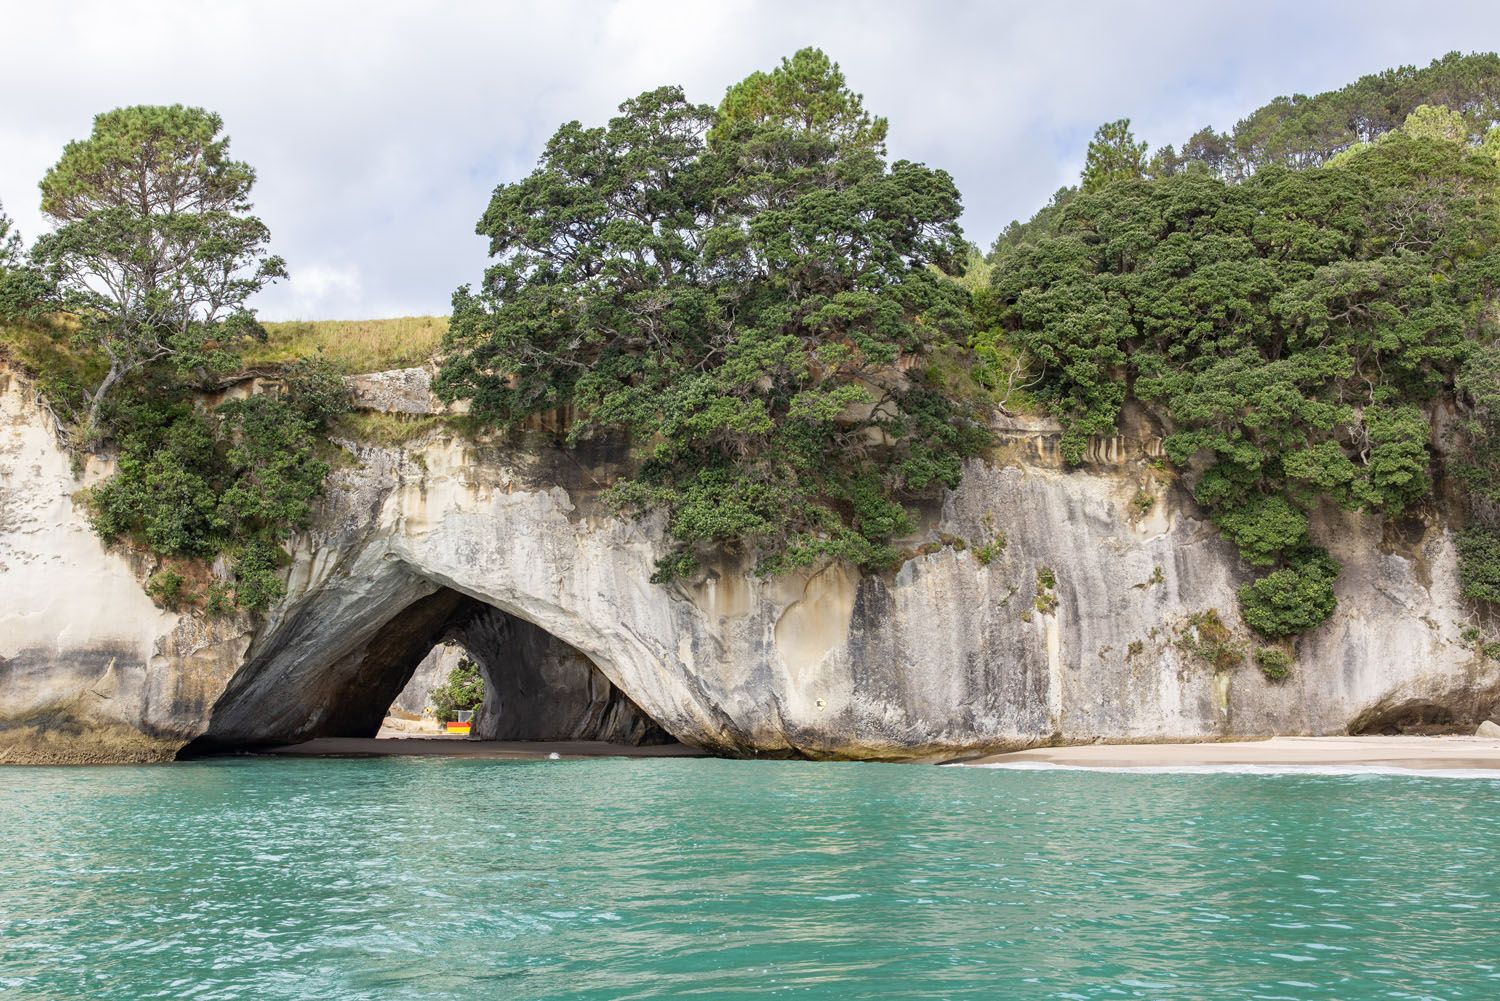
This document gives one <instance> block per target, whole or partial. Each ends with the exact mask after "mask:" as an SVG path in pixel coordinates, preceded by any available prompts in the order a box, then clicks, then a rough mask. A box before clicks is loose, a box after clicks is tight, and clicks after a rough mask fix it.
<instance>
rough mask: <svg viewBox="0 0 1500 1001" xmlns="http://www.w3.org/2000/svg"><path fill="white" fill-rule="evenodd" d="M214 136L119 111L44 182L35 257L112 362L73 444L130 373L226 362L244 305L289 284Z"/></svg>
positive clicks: (177, 115)
mask: <svg viewBox="0 0 1500 1001" xmlns="http://www.w3.org/2000/svg"><path fill="white" fill-rule="evenodd" d="M222 131H223V121H222V120H221V119H220V118H219V116H218V115H215V114H212V113H211V112H208V111H204V110H203V109H201V108H187V107H183V106H181V105H172V106H170V107H153V106H139V107H130V108H120V109H117V110H115V111H110V112H106V113H105V114H102V115H99V116H98V117H97V118H95V119H94V128H93V132H92V133H91V134H90V136H89V138H87V139H84V140H81V141H78V142H73V143H69V144H68V146H67V147H66V148H65V149H64V150H63V155H62V158H61V159H60V160H58V162H57V164H56V165H54V166H53V167H52V169H51V170H49V171H48V172H47V175H46V177H45V178H43V180H42V184H41V188H42V211H43V212H44V213H45V214H46V215H47V216H48V217H49V218H50V219H51V220H52V222H53V223H54V224H55V231H54V232H52V233H51V234H49V235H47V236H44V237H42V238H41V239H40V240H38V241H37V245H36V248H35V251H34V252H35V254H36V257H37V259H38V260H39V261H40V262H41V263H42V264H43V265H44V266H45V267H46V268H47V269H48V271H49V272H50V277H51V278H52V280H53V281H55V282H56V284H57V287H58V289H59V292H60V304H61V306H62V307H63V308H65V309H67V310H68V311H70V312H72V313H73V314H75V315H76V316H77V317H78V318H79V320H80V323H81V327H80V331H79V337H80V339H81V340H82V341H83V342H84V343H85V344H87V345H89V346H92V347H97V348H98V350H99V351H101V352H102V353H103V355H104V356H105V358H107V359H108V368H107V370H106V372H105V375H104V377H103V378H102V380H101V381H100V382H99V383H98V384H97V385H95V386H92V387H90V389H89V390H88V392H87V393H86V394H85V398H84V399H83V400H82V401H79V406H78V409H77V411H76V416H77V421H78V425H79V426H78V429H77V433H78V440H79V441H80V443H83V444H87V443H90V442H92V441H93V440H94V439H95V438H96V436H97V434H98V432H99V420H100V410H101V407H102V406H103V405H104V404H105V401H106V400H107V399H108V398H109V396H110V394H111V391H112V390H114V389H115V388H116V387H117V386H118V385H119V384H120V383H121V381H122V380H124V379H126V378H127V377H129V376H130V375H131V374H132V373H134V372H136V371H138V370H140V369H142V368H144V367H146V366H149V365H152V364H153V363H157V362H167V363H170V364H171V365H172V366H174V367H175V368H177V369H178V370H179V371H183V372H187V371H192V370H194V369H199V368H205V367H208V366H211V365H213V364H214V363H215V362H216V361H219V360H221V359H222V358H223V357H224V353H225V349H226V348H228V347H229V346H231V345H232V344H233V342H234V341H235V340H237V339H239V338H241V337H243V336H245V335H246V334H247V333H248V332H249V331H250V330H252V329H254V323H253V314H252V313H251V312H250V311H249V310H248V309H247V308H246V306H245V302H246V300H247V299H248V298H249V297H250V296H251V295H253V294H254V293H255V292H257V291H259V290H260V289H262V288H263V287H265V286H266V285H267V284H268V283H270V282H272V281H274V280H275V279H277V278H283V277H285V276H286V269H285V266H284V264H283V262H282V260H281V258H279V257H275V256H271V255H270V254H268V252H267V243H268V241H269V238H270V233H269V231H268V230H267V229H266V226H265V224H264V223H262V222H261V221H260V220H259V219H257V218H256V217H255V216H253V215H251V214H250V210H251V205H250V200H249V195H250V189H251V187H252V186H253V185H254V183H255V172H254V171H253V170H252V169H251V168H250V167H249V166H248V165H247V164H245V163H243V162H241V161H239V160H233V159H230V157H229V139H228V137H226V136H224V135H222ZM59 402H62V403H64V404H65V405H71V404H72V401H59Z"/></svg>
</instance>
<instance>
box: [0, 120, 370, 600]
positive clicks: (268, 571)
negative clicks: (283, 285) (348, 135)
mask: <svg viewBox="0 0 1500 1001" xmlns="http://www.w3.org/2000/svg"><path fill="white" fill-rule="evenodd" d="M222 129H223V123H222V121H221V120H220V119H219V117H218V116H217V115H214V114H211V113H210V112H207V111H204V110H202V109H199V108H185V107H182V106H179V105H174V106H171V107H131V108H121V109H118V110H115V111H111V112H107V113H105V114H102V115H99V116H98V117H97V118H96V119H95V120H94V128H93V132H92V133H91V135H90V136H89V138H88V139H86V140H83V141H80V142H74V143H70V144H69V145H68V146H67V148H66V149H65V150H64V151H63V154H62V157H61V159H59V160H58V162H57V164H56V165H55V166H53V167H52V169H51V170H49V171H48V172H47V175H46V177H45V178H44V179H43V180H42V185H41V187H42V209H43V212H44V213H45V214H46V215H47V216H48V217H49V218H50V219H51V220H52V222H53V224H54V229H53V231H52V232H51V233H49V234H47V235H45V236H43V237H41V238H40V239H38V240H37V241H36V244H35V245H34V246H33V248H32V250H31V254H30V255H29V257H28V258H26V259H25V260H23V259H22V257H21V254H20V244H19V241H18V240H16V239H15V238H14V237H13V236H12V235H10V234H9V232H8V231H9V224H8V221H4V224H3V225H0V290H3V294H0V301H3V303H4V307H3V308H4V314H3V315H0V322H3V327H0V345H3V346H4V349H5V352H6V354H7V355H8V356H9V357H10V358H11V359H12V360H13V361H15V362H16V363H18V364H20V365H22V366H23V367H25V368H27V369H28V370H30V371H32V372H34V373H35V374H36V375H37V378H38V383H39V386H40V388H41V389H42V391H43V393H44V394H45V395H46V398H47V400H48V402H49V405H50V406H51V407H52V408H53V410H54V413H56V414H57V415H58V418H59V422H60V425H61V427H62V428H63V430H64V432H65V433H66V434H67V435H68V437H69V439H70V441H71V442H72V443H73V445H74V446H75V447H76V448H79V449H83V448H92V449H102V448H108V449H110V450H112V451H114V452H115V453H116V458H117V468H116V472H115V474H114V475H113V476H112V477H111V478H110V479H108V480H107V481H105V482H104V483H102V484H100V485H99V486H98V487H96V488H95V489H93V490H92V491H89V492H88V494H87V496H86V498H85V500H86V502H87V504H88V506H89V509H90V512H91V520H92V523H93V526H94V528H95V530H96V531H97V532H98V533H99V535H100V536H101V537H102V538H104V539H105V540H106V541H111V542H112V541H115V540H121V539H128V540H129V541H130V542H131V543H132V544H133V545H136V546H138V547H140V548H143V549H145V550H147V551H149V552H151V553H152V554H154V555H155V556H156V557H158V559H159V560H161V561H162V563H161V565H160V569H158V570H157V571H156V572H155V573H153V574H152V575H151V577H150V578H149V579H148V580H147V582H146V590H147V592H148V593H149V594H150V595H151V596H152V598H153V599H155V600H156V601H157V602H158V603H160V604H162V605H164V606H166V607H169V608H178V607H182V606H185V605H191V604H195V603H197V602H199V601H201V602H203V606H204V608H205V610H206V611H208V612H209V613H210V614H215V615H219V614H225V613H227V612H228V611H229V610H230V608H232V607H233V606H236V605H237V606H238V607H241V608H246V609H252V610H262V609H265V608H268V607H269V606H270V605H271V604H272V603H274V602H275V601H276V600H277V599H279V598H280V597H281V595H282V593H283V585H282V582H281V564H282V563H283V562H284V561H285V558H286V554H285V552H284V550H283V549H282V546H281V543H282V541H283V540H284V539H285V538H286V537H287V536H288V535H289V533H291V532H292V531H294V530H296V529H298V528H300V527H302V526H303V525H305V524H306V522H307V519H308V517H309V515H310V513H311V510H312V504H313V501H314V499H315V498H316V497H317V495H318V493H319V492H320V491H321V489H322V484H323V478H324V476H325V475H326V473H327V471H328V465H327V463H326V462H324V461H323V460H321V459H319V458H318V457H317V452H318V450H319V435H320V433H321V432H322V430H323V428H324V427H325V426H326V425H327V424H328V422H329V421H330V420H332V419H334V418H335V417H337V416H338V415H340V414H341V413H342V412H343V411H344V410H346V409H347V407H348V391H347V389H346V387H345V386H344V383H343V380H342V378H340V377H339V375H338V374H337V373H336V372H334V371H333V370H332V369H331V367H330V366H329V365H327V364H326V363H323V362H320V361H316V360H297V361H295V362H293V363H290V364H287V365H285V366H284V367H283V372H282V376H283V380H282V381H283V387H282V390H281V392H280V393H278V394H275V395H258V396H251V397H249V398H246V399H237V400H233V401H231V402H228V403H224V404H222V405H220V406H218V407H217V408H214V409H208V408H207V407H205V406H204V405H203V404H202V402H201V390H202V389H204V388H206V387H207V386H209V385H212V384H213V382H214V380H215V379H217V378H220V377H223V376H225V375H228V374H230V373H233V372H234V371H236V370H237V369H241V368H242V367H243V365H244V362H243V358H242V354H241V352H242V351H243V349H244V347H245V346H246V345H247V344H250V343H254V342H255V341H256V340H257V339H258V338H260V337H262V336H263V335H264V332H263V331H262V329H261V328H260V326H259V325H258V324H257V323H256V322H255V318H254V315H253V313H252V312H250V310H249V309H248V308H247V307H246V305H245V303H246V301H247V300H248V299H249V298H250V296H252V295H253V294H254V293H255V292H257V291H259V290H260V289H262V288H263V287H265V286H266V285H267V284H268V283H270V282H271V281H273V280H275V279H277V278H281V277H284V276H285V274H286V272H285V268H284V267H283V265H282V262H281V260H280V259H279V258H277V257H274V256H270V255H269V254H268V253H267V252H266V247H267V244H268V242H269V238H270V235H269V233H268V231H267V230H266V227H265V225H264V224H263V223H261V221H260V220H259V219H257V218H255V217H254V216H252V215H250V208H251V206H250V202H249V192H250V188H251V187H252V185H253V184H254V180H255V173H254V171H253V170H251V169H250V167H249V166H248V165H247V164H245V163H242V162H240V161H236V160H232V159H230V158H229V155H228V147H229V141H228V139H227V138H226V137H224V136H223V135H222V134H221V133H222ZM219 556H226V557H228V564H229V566H230V567H231V570H230V579H229V580H207V578H208V577H209V576H210V574H209V571H208V564H209V562H210V561H212V560H213V559H215V558H216V557H219ZM167 561H170V562H167ZM190 579H193V580H199V581H200V582H202V583H203V586H202V593H201V594H199V593H196V592H195V591H194V590H192V589H190V588H189V587H188V582H189V580H190Z"/></svg>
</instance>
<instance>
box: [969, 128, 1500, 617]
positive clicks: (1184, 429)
mask: <svg viewBox="0 0 1500 1001" xmlns="http://www.w3.org/2000/svg"><path fill="white" fill-rule="evenodd" d="M1497 182H1500V170H1497V166H1496V163H1495V162H1494V160H1493V159H1492V158H1490V157H1488V156H1486V155H1483V154H1482V153H1476V152H1475V151H1474V150H1473V149H1471V148H1470V146H1468V145H1467V144H1466V143H1463V142H1455V141H1451V140H1448V139H1442V138H1425V137H1414V136H1411V135H1408V134H1405V133H1393V134H1391V135H1390V136H1388V137H1387V138H1386V139H1385V140H1384V141H1382V142H1378V143H1372V144H1369V145H1368V146H1366V147H1365V148H1363V149H1361V150H1360V151H1358V154H1357V155H1354V156H1350V157H1347V158H1345V159H1343V160H1341V161H1340V162H1339V163H1337V164H1336V165H1331V166H1328V167H1323V168H1319V169H1311V170H1303V171H1294V170H1289V169H1287V168H1284V167H1278V166H1264V167H1262V168H1261V169H1259V170H1257V171H1256V172H1255V174H1254V175H1253V176H1251V177H1250V178H1249V179H1248V180H1246V181H1244V182H1243V183H1239V184H1233V183H1229V182H1226V181H1224V180H1222V179H1220V178H1219V177H1217V176H1214V175H1213V174H1211V173H1209V172H1207V171H1186V172H1182V173H1177V174H1173V175H1167V176H1163V177H1158V178H1155V179H1128V178H1127V179H1124V180H1117V181H1115V182H1113V183H1110V184H1108V185H1106V186H1105V187H1104V188H1102V189H1099V190H1096V191H1085V192H1081V193H1079V194H1078V195H1077V196H1075V197H1074V198H1072V199H1071V200H1070V201H1069V202H1068V204H1067V206H1066V208H1065V209H1064V210H1063V211H1062V212H1061V216H1060V218H1059V219H1058V220H1057V221H1056V223H1055V233H1054V235H1051V236H1044V237H1041V238H1039V239H1036V240H1034V241H1031V242H1026V243H1021V244H1018V245H1016V246H1014V247H1012V248H1008V249H1006V250H1004V251H1003V252H1002V253H1001V254H1000V255H999V257H998V259H997V260H996V261H995V270H994V276H993V279H992V285H993V293H994V299H993V301H992V303H991V308H992V309H993V310H994V311H995V318H996V319H997V320H998V323H999V324H1000V326H1001V328H1002V329H1003V330H1004V331H1005V332H1006V336H1008V337H1009V338H1011V339H1012V340H1013V341H1015V342H1016V343H1018V344H1019V345H1021V346H1022V347H1023V348H1024V350H1025V351H1026V352H1027V354H1028V356H1029V357H1030V358H1031V359H1032V364H1033V366H1034V367H1035V368H1036V369H1038V370H1039V371H1040V372H1041V375H1040V379H1041V382H1040V385H1039V386H1038V387H1036V388H1035V389H1034V390H1033V392H1034V393H1036V394H1037V395H1038V396H1039V398H1041V399H1043V400H1044V401H1045V402H1046V404H1047V405H1048V406H1049V407H1050V408H1051V409H1052V411H1053V412H1054V413H1056V414H1057V415H1058V416H1059V417H1060V418H1061V419H1062V420H1063V422H1064V425H1065V429H1066V430H1065V434H1064V438H1063V450H1064V454H1065V456H1066V457H1067V458H1069V459H1070V460H1072V461H1078V460H1080V459H1081V458H1082V455H1083V450H1084V447H1085V444H1086V441H1087V438H1088V436H1089V435H1094V434H1111V433H1114V430H1115V428H1116V422H1117V418H1118V416H1119V413H1120V409H1121V407H1122V405H1123V404H1124V402H1125V401H1126V399H1127V398H1129V397H1132V396H1133V397H1135V398H1137V399H1139V400H1141V401H1143V402H1145V403H1146V404H1148V405H1149V406H1150V407H1151V408H1153V409H1154V410H1155V411H1156V412H1157V413H1158V414H1159V415H1160V417H1161V418H1162V419H1163V421H1164V423H1165V424H1166V426H1167V427H1168V429H1169V434H1168V435H1167V436H1166V439H1165V447H1166V451H1167V454H1168V456H1169V457H1170V458H1171V459H1172V461H1173V462H1174V463H1176V464H1177V465H1178V466H1179V467H1181V468H1183V469H1185V470H1190V471H1191V473H1192V479H1193V481H1194V483H1195V493H1196V496H1197V498H1198V499H1199V501H1201V502H1202V503H1203V504H1204V505H1205V506H1206V507H1207V508H1208V509H1209V511H1210V512H1211V513H1212V515H1213V517H1214V519H1215V521H1216V522H1217V523H1218V525H1219V527H1220V528H1221V530H1222V531H1223V532H1224V534H1225V535H1226V536H1227V537H1228V538H1229V539H1230V540H1231V541H1233V542H1234V543H1235V544H1236V545H1237V546H1238V547H1239V549H1240V552H1241V553H1242V555H1243V556H1244V557H1245V559H1246V560H1247V561H1248V562H1250V563H1251V564H1253V565H1255V566H1258V567H1266V568H1274V569H1272V570H1271V572H1270V573H1269V574H1267V575H1266V576H1265V577H1262V578H1261V579H1259V580H1257V581H1255V582H1254V583H1252V584H1250V585H1247V586H1246V588H1245V589H1244V590H1242V592H1241V595H1240V598H1241V608H1242V612H1243V614H1244V616H1245V619H1246V621H1247V622H1248V623H1249V624H1250V625H1251V626H1252V627H1253V628H1255V629H1256V630H1257V631H1259V632H1261V633H1263V634H1265V635H1267V636H1283V635H1289V634H1292V633H1295V632H1300V631H1302V630H1304V629H1307V628H1310V627H1312V626H1314V625H1317V624H1318V623H1319V622H1321V621H1322V620H1323V619H1324V618H1326V617H1327V615H1328V614H1330V613H1331V611H1332V609H1333V591H1332V585H1333V580H1334V578H1335V577H1336V575H1337V567H1336V565H1335V564H1334V563H1333V561H1332V560H1330V559H1329V557H1328V556H1327V554H1326V553H1324V552H1323V551H1322V550H1319V549H1317V548H1316V547H1315V546H1314V545H1313V544H1312V542H1311V540H1310V539H1309V537H1308V521H1307V515H1306V511H1307V510H1308V509H1309V508H1310V507H1311V506H1312V505H1314V504H1316V503H1317V502H1319V501H1320V500H1324V499H1327V500H1331V501H1333V502H1335V503H1337V504H1339V505H1341V506H1343V507H1345V508H1348V509H1351V510H1361V509H1368V510H1377V511H1382V512H1385V513H1387V514H1399V513H1400V512H1401V511H1403V510H1405V509H1406V508H1407V507H1408V506H1409V505H1411V504H1412V503H1414V502H1416V501H1418V500H1420V499H1422V498H1424V497H1426V496H1427V495H1428V494H1429V492H1430V490H1431V473H1430V469H1429V467H1430V454H1429V447H1430V445H1431V440H1430V438H1431V434H1430V418H1429V413H1428V408H1430V406H1431V404H1432V403H1433V402H1434V400H1436V399H1437V398H1438V397H1439V396H1440V395H1442V394H1443V393H1445V392H1447V391H1448V390H1449V389H1451V387H1452V386H1453V385H1454V381H1455V379H1456V378H1457V377H1459V374H1460V373H1461V372H1462V371H1463V370H1464V368H1463V367H1464V365H1465V364H1466V362H1468V361H1469V359H1471V358H1472V357H1474V356H1475V352H1476V348H1477V346H1478V345H1480V344H1482V343H1484V342H1485V340H1486V339H1487V338H1490V337H1492V336H1493V333H1492V331H1491V330H1490V328H1489V326H1488V324H1489V323H1490V322H1491V321H1492V317H1490V316H1489V315H1488V314H1487V313H1486V311H1485V310H1484V309H1483V307H1484V305H1485V304H1486V303H1487V302H1488V301H1489V300H1490V297H1491V296H1492V295H1493V293H1494V291H1495V289H1496V287H1497V283H1500V253H1497V251H1496V248H1497V246H1500V216H1497V213H1496V204H1495V196H1496V188H1497ZM1481 395H1483V394H1482V393H1481Z"/></svg>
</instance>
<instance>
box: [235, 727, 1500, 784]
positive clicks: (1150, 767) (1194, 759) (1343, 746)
mask: <svg viewBox="0 0 1500 1001" xmlns="http://www.w3.org/2000/svg"><path fill="white" fill-rule="evenodd" d="M254 753H256V754H261V755H269V756H274V757H302V758H307V757H449V758H470V759H492V760H512V761H535V760H547V759H550V758H553V757H556V758H561V759H579V758H611V757H613V758H703V757H711V756H712V755H710V754H709V753H708V752H706V751H702V750H699V749H698V748H695V747H690V746H688V745H686V744H647V745H644V746H639V747H638V746H635V745H631V744H610V743H605V742H603V741H587V740H570V741H525V740H470V739H467V738H463V737H445V736H430V737H397V738H380V739H377V738H373V737H320V738H317V739H314V740H308V741H304V742H302V743H299V744H286V745H280V746H275V747H267V748H262V749H260V750H258V751H256V752H254ZM927 763H935V764H947V765H955V766H965V767H986V768H1015V769H1044V768H1082V769H1099V770H1120V771H1131V770H1138V771H1159V770H1168V771H1172V770H1184V771H1194V770H1199V769H1211V770H1219V769H1225V770H1233V769H1237V768H1244V769H1247V770H1266V769H1273V770H1274V769H1278V768H1285V769H1288V770H1291V771H1297V770H1303V769H1320V770H1321V769H1331V770H1335V771H1337V770H1343V769H1356V770H1371V769H1397V770H1402V771H1411V772H1418V773H1420V772H1428V773H1437V772H1448V773H1456V772H1476V771H1477V772H1481V773H1494V776H1495V777H1496V778H1500V740H1497V739H1493V738H1489V737H1468V736H1438V737H1418V736H1395V737H1271V738H1267V739H1262V740H1236V741H1219V742H1215V741H1205V742H1198V743H1130V744H1105V743H1098V744H1077V745H1070V746H1063V747H1033V748H1028V749H1027V750H1023V751H1008V752H1004V753H1000V754H986V755H983V756H979V757H972V758H960V759H957V760H950V761H946V762H943V761H937V762H934V761H932V759H928V762H927Z"/></svg>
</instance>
